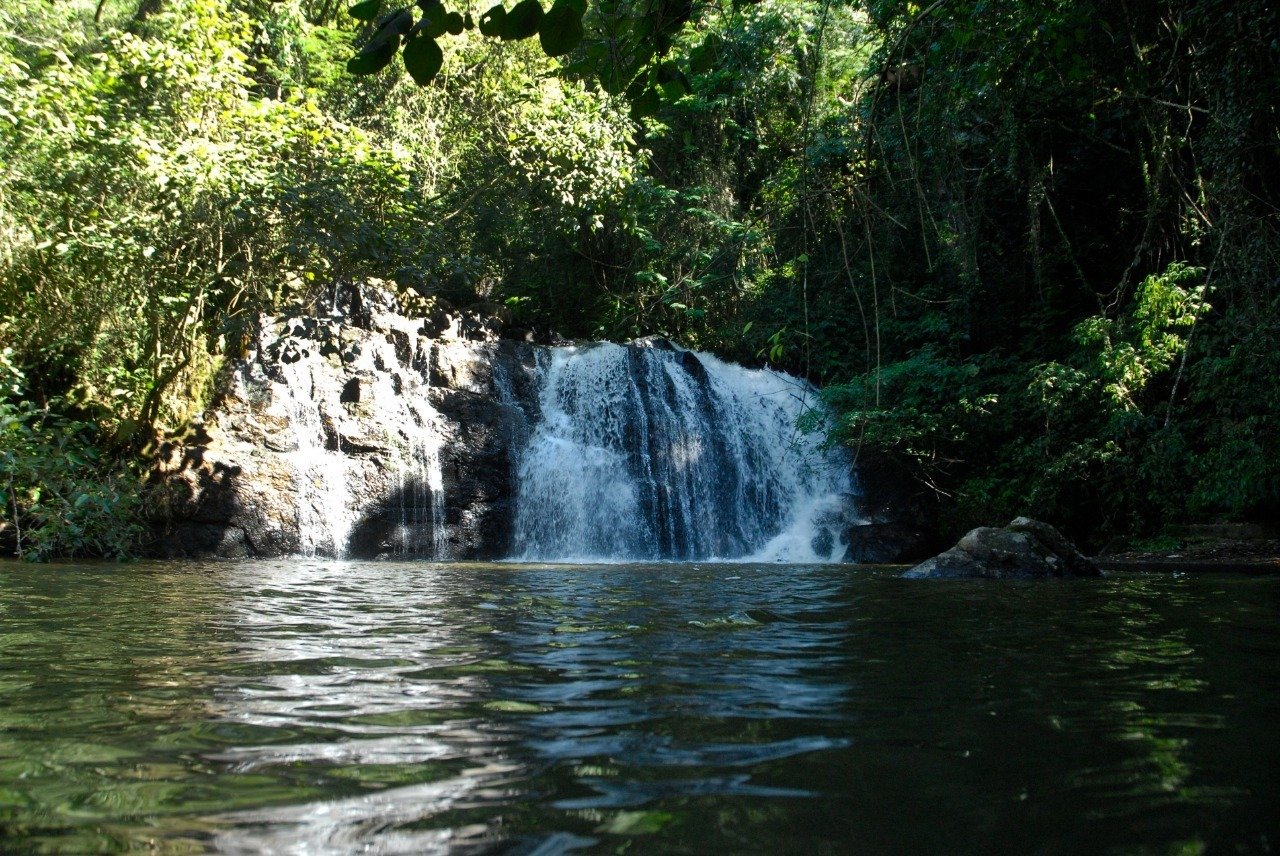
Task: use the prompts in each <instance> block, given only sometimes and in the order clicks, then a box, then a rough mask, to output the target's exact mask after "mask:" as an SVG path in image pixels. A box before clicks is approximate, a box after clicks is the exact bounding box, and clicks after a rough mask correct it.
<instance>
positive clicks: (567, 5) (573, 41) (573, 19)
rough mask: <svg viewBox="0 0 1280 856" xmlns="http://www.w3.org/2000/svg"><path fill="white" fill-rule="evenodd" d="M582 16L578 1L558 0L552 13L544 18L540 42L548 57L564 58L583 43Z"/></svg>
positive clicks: (539, 34)
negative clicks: (563, 56)
mask: <svg viewBox="0 0 1280 856" xmlns="http://www.w3.org/2000/svg"><path fill="white" fill-rule="evenodd" d="M582 14H583V9H582V7H581V6H580V4H579V3H578V2H577V0H557V2H556V4H555V5H554V6H552V7H551V11H549V12H547V14H545V15H543V16H542V23H541V25H539V27H538V41H539V42H541V43H542V50H543V52H545V53H546V55H547V56H562V55H564V54H567V53H568V52H569V51H571V50H573V49H574V48H576V47H577V46H578V45H579V43H581V42H582V37H583V36H584V35H585V31H584V30H583V28H582Z"/></svg>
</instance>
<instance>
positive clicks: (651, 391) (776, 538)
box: [515, 344, 851, 562]
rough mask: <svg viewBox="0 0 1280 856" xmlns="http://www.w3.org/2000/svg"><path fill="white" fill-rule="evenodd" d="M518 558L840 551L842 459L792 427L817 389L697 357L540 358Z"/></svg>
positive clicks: (844, 516) (620, 352)
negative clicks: (535, 420)
mask: <svg viewBox="0 0 1280 856" xmlns="http://www.w3.org/2000/svg"><path fill="white" fill-rule="evenodd" d="M539 374H540V379H539V380H540V390H541V392H540V396H541V401H540V406H541V420H540V422H539V423H538V425H537V427H536V428H535V430H534V432H533V436H532V437H531V438H530V440H529V443H528V446H527V448H526V449H525V450H524V452H523V454H522V455H521V457H520V462H519V467H518V479H517V488H518V490H517V496H518V500H517V510H516V520H515V545H516V548H515V555H516V557H517V558H520V559H527V560H541V561H589V560H596V561H598V560H613V561H618V560H649V559H674V560H707V559H723V560H746V561H753V560H759V561H790V562H822V561H838V560H839V559H840V558H842V556H843V554H844V543H843V535H844V530H845V528H846V527H847V523H848V522H849V520H850V516H849V515H850V511H849V502H848V499H849V494H850V491H851V484H850V469H849V462H848V459H847V457H846V456H845V455H843V454H840V453H838V452H832V451H824V450H822V449H821V448H820V444H819V441H818V439H817V438H816V437H814V436H812V435H807V434H804V433H801V432H799V431H798V430H797V428H796V422H797V420H798V419H799V417H800V415H801V414H802V413H803V412H804V411H805V410H806V409H807V408H811V407H814V406H816V404H817V402H816V393H815V391H814V389H813V388H812V387H811V386H809V385H808V384H806V383H804V382H803V381H799V380H797V379H795V378H792V377H790V376H789V375H786V374H782V373H780V372H773V371H767V370H766V371H752V370H748V369H744V368H742V367H740V366H735V365H731V364H729V363H725V362H722V361H721V360H718V359H716V358H715V357H712V356H709V355H706V354H694V353H693V352H690V351H682V350H678V349H671V350H668V349H664V348H637V347H622V346H619V345H610V344H596V345H590V346H585V347H568V348H557V349H555V350H554V351H552V352H550V354H549V355H548V356H546V357H544V359H543V360H542V361H541V363H540V365H539Z"/></svg>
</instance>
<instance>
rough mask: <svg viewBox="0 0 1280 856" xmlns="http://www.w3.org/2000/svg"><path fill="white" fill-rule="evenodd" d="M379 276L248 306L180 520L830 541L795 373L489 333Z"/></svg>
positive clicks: (274, 529)
mask: <svg viewBox="0 0 1280 856" xmlns="http://www.w3.org/2000/svg"><path fill="white" fill-rule="evenodd" d="M378 294H379V292H374V291H372V290H366V291H364V292H360V293H359V299H358V300H357V299H356V294H355V292H353V293H352V296H351V297H350V299H349V300H348V301H347V302H346V303H344V304H343V305H342V306H337V305H335V307H334V309H333V310H332V312H331V314H329V315H326V316H322V317H316V316H300V317H290V318H271V317H264V318H263V319H262V326H261V329H260V334H259V340H258V346H257V348H256V349H255V350H254V352H253V353H252V354H251V355H250V356H249V357H248V358H247V359H246V360H244V361H242V362H241V363H239V364H238V367H237V368H236V369H235V374H234V376H235V378H237V380H236V381H235V385H234V389H233V390H232V392H231V394H229V395H227V396H226V397H225V399H224V400H223V401H222V403H221V404H220V405H219V410H218V411H217V412H216V413H213V414H211V415H210V419H211V420H212V424H216V427H217V429H218V430H217V432H216V433H217V438H215V439H213V440H211V441H210V442H211V444H212V445H211V446H210V447H209V448H206V449H205V450H204V451H202V452H201V453H200V455H199V456H189V460H191V461H193V462H196V464H197V465H199V466H203V467H204V469H202V470H199V471H194V472H189V473H185V477H186V478H187V479H189V481H187V482H184V484H188V485H194V487H193V488H192V490H193V494H192V495H193V496H196V495H199V494H198V493H196V492H195V491H198V490H205V491H207V492H208V494H209V496H208V499H207V500H201V502H199V503H193V505H192V507H193V508H196V509H197V511H198V513H199V517H198V520H197V524H198V525H199V526H201V527H206V529H207V528H209V527H215V526H218V525H222V526H223V527H224V529H223V532H224V533H225V532H230V533H231V534H230V535H227V536H224V535H223V534H221V533H215V535H216V536H217V538H218V539H219V540H217V541H215V542H214V543H215V548H217V549H223V548H222V547H220V546H219V545H224V544H225V545H227V546H225V551H226V553H228V554H230V555H244V554H250V555H280V554H282V553H301V554H303V555H310V556H331V557H337V558H342V557H352V558H390V557H396V556H401V557H422V558H432V559H499V558H506V559H515V560H529V561H590V560H596V561H601V560H602V561H649V560H674V561H695V560H696V561H703V560H724V561H788V562H820V561H838V560H840V559H843V558H844V556H845V553H846V552H847V547H848V533H849V526H850V524H851V523H852V522H854V520H855V515H854V513H853V508H852V506H853V504H854V503H853V502H852V501H851V497H852V493H853V486H852V483H851V479H852V475H851V467H850V461H849V458H848V455H847V454H846V453H844V452H842V451H839V450H829V449H824V448H822V444H821V440H820V436H819V435H817V434H807V433H804V432H803V431H800V430H799V429H798V428H797V422H798V421H799V420H800V417H801V416H802V415H803V414H805V413H806V412H807V411H809V410H810V409H811V408H814V407H817V406H818V402H817V395H816V391H815V390H814V388H813V387H812V386H810V385H809V384H808V383H806V382H804V381H801V380H798V379H796V378H793V377H790V376H789V375H786V374H783V373H780V372H775V371H769V370H763V371H761V370H753V369H746V368H743V367H741V366H736V365H732V364H729V363H725V362H722V361H721V360H719V359H717V358H715V357H713V356H710V355H708V354H699V353H695V352H692V351H686V350H683V349H680V348H677V347H675V346H673V345H671V344H669V343H667V342H664V341H662V340H654V341H653V342H650V343H648V344H646V345H643V346H642V345H638V344H632V345H625V346H624V345H614V344H608V343H598V344H590V345H580V346H563V347H542V346H538V345H533V344H531V343H528V342H518V341H513V340H511V339H505V340H499V339H498V338H497V337H496V336H495V335H491V333H492V331H489V332H488V333H486V332H485V331H484V330H483V329H481V330H480V331H479V332H477V330H476V329H463V326H461V325H459V324H454V325H452V326H449V325H441V324H438V323H436V321H431V322H430V323H429V322H427V321H424V320H422V319H411V318H407V317H405V316H404V315H402V314H400V313H399V312H397V311H396V309H395V305H394V303H393V302H391V301H389V300H385V299H383V298H379V297H378ZM379 301H381V302H379ZM437 320H438V319H437ZM486 336H487V338H486ZM210 436H211V437H213V435H212V434H211V435H210ZM184 460H187V458H184ZM200 462H203V463H200ZM215 488H216V489H217V490H218V491H221V493H220V494H215V493H214V489H215ZM218 515H222V517H218ZM219 521H222V522H221V524H220V523H219ZM201 531H206V530H201ZM211 540H212V539H211ZM180 549H185V547H180ZM236 551H239V552H238V553H237V552H236Z"/></svg>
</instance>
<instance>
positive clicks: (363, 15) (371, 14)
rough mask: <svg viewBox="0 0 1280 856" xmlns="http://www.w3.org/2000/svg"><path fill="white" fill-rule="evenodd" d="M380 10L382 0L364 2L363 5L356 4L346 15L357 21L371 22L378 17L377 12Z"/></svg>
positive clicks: (366, 0)
mask: <svg viewBox="0 0 1280 856" xmlns="http://www.w3.org/2000/svg"><path fill="white" fill-rule="evenodd" d="M381 9H382V0H364V2H363V3H357V4H356V5H354V6H352V7H351V8H350V9H348V10H347V14H348V15H350V16H351V17H353V18H355V19H356V20H357V21H372V20H373V19H374V18H376V17H378V11H379V10H381Z"/></svg>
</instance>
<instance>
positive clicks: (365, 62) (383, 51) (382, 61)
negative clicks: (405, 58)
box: [347, 37, 400, 74]
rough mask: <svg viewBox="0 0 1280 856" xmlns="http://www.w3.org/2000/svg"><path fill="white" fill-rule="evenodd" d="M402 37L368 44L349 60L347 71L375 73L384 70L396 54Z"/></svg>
mask: <svg viewBox="0 0 1280 856" xmlns="http://www.w3.org/2000/svg"><path fill="white" fill-rule="evenodd" d="M399 47H400V39H399V38H398V37H397V38H393V39H386V40H382V41H379V42H376V43H373V44H370V45H368V46H367V47H366V48H365V49H364V50H362V51H360V53H358V54H356V55H355V56H353V57H352V58H351V59H349V60H347V71H349V72H351V73H352V74H374V73H375V72H379V71H382V70H383V69H384V68H386V67H387V64H388V63H390V62H391V58H392V57H394V56H395V55H396V50H397V49H399Z"/></svg>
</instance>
